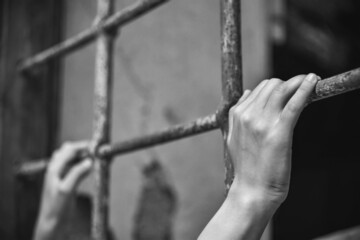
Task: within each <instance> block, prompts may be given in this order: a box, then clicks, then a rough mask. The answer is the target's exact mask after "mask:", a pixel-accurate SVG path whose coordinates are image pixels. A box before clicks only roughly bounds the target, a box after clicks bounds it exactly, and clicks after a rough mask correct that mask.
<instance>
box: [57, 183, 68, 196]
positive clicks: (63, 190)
mask: <svg viewBox="0 0 360 240" xmlns="http://www.w3.org/2000/svg"><path fill="white" fill-rule="evenodd" d="M58 191H59V193H60V194H69V193H70V192H71V189H70V188H69V187H68V186H67V185H65V184H64V183H61V184H59V186H58Z"/></svg>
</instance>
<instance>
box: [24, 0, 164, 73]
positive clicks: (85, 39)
mask: <svg viewBox="0 0 360 240" xmlns="http://www.w3.org/2000/svg"><path fill="white" fill-rule="evenodd" d="M168 1H169V0H142V1H138V2H136V3H134V4H133V5H131V6H129V7H127V8H124V9H123V10H120V11H119V12H117V13H115V14H113V15H112V16H110V17H109V18H107V20H105V21H104V22H99V24H97V25H95V26H92V27H90V28H89V29H87V30H85V31H83V32H81V33H79V34H78V35H76V36H74V37H72V38H69V39H67V40H65V41H64V42H62V43H59V44H57V45H55V46H53V47H51V48H49V49H47V50H45V51H43V52H40V53H38V54H36V55H34V56H32V57H30V58H28V59H25V60H23V61H21V62H20V64H19V67H18V70H19V71H25V70H27V69H30V68H32V67H34V66H36V65H39V64H42V63H44V62H46V61H48V60H50V59H53V58H55V57H60V56H63V55H65V54H68V53H70V52H72V51H74V50H76V49H78V48H80V47H83V46H85V45H86V44H88V43H90V42H91V41H93V40H94V39H95V38H96V36H97V35H99V34H100V33H101V32H103V31H114V30H116V29H117V28H118V27H121V26H123V25H125V24H128V23H129V22H131V21H133V20H135V19H137V18H139V17H141V16H142V15H144V14H146V13H147V12H149V11H151V10H153V9H154V8H156V7H158V6H160V5H161V4H163V3H166V2H168Z"/></svg>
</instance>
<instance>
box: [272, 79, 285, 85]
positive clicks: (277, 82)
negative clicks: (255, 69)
mask: <svg viewBox="0 0 360 240" xmlns="http://www.w3.org/2000/svg"><path fill="white" fill-rule="evenodd" d="M270 82H271V83H272V84H280V83H282V82H283V81H282V80H280V79H279V78H271V79H270Z"/></svg>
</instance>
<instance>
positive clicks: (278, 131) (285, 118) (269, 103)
mask: <svg viewBox="0 0 360 240" xmlns="http://www.w3.org/2000/svg"><path fill="white" fill-rule="evenodd" d="M317 79H318V77H317V76H316V75H315V74H309V75H307V76H305V75H299V76H296V77H294V78H291V79H289V80H288V81H286V82H283V81H281V80H279V79H276V78H274V79H271V80H264V81H263V82H261V83H260V84H259V85H258V86H257V87H256V88H255V89H254V90H253V91H252V92H251V91H249V90H247V91H245V92H244V94H243V96H242V97H241V98H240V100H239V101H238V103H237V104H236V105H235V106H233V107H232V108H231V110H230V115H229V135H228V138H227V145H228V149H229V152H230V156H231V158H232V160H233V163H234V168H235V178H234V182H233V186H234V188H236V189H237V191H240V192H241V193H242V194H253V195H255V196H259V197H260V198H263V199H266V200H270V201H271V202H274V203H277V204H281V203H282V202H283V201H284V200H285V199H286V196H287V194H288V190H289V184H290V170H291V147H292V137H293V129H294V127H295V124H296V122H297V120H298V118H299V115H300V113H301V112H302V110H303V108H304V107H305V105H306V104H307V100H308V98H309V96H310V94H311V93H312V91H313V89H314V87H315V85H316V82H317Z"/></svg>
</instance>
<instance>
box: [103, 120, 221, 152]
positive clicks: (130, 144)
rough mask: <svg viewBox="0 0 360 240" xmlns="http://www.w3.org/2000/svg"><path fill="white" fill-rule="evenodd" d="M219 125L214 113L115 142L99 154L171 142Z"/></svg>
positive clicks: (134, 149) (127, 150) (133, 149)
mask: <svg viewBox="0 0 360 240" xmlns="http://www.w3.org/2000/svg"><path fill="white" fill-rule="evenodd" d="M218 127H219V124H218V122H217V117H216V114H212V115H209V116H206V117H203V118H199V119H197V120H195V121H192V122H190V123H187V124H180V125H176V126H173V127H170V128H167V129H165V130H162V131H159V132H155V133H152V134H149V135H145V136H140V137H137V138H134V139H130V140H125V141H123V142H119V143H115V144H113V145H111V146H103V147H102V148H100V149H99V154H100V155H104V156H113V155H117V154H124V153H128V152H132V151H136V150H139V149H143V148H148V147H152V146H155V145H159V144H162V143H167V142H171V141H174V140H178V139H181V138H185V137H188V136H192V135H195V134H200V133H204V132H207V131H211V130H214V129H216V128H218Z"/></svg>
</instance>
